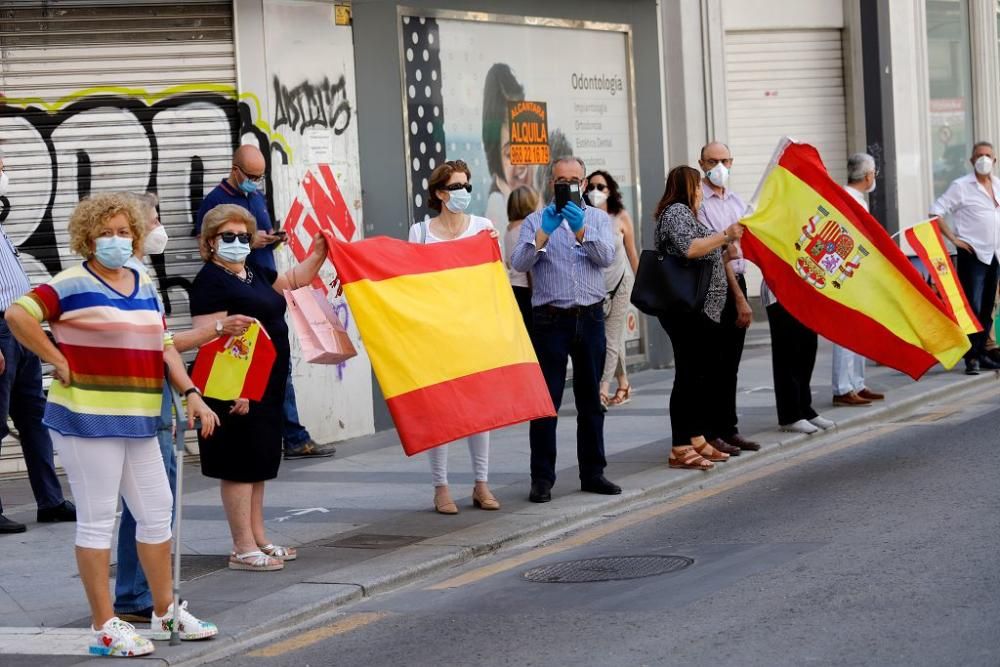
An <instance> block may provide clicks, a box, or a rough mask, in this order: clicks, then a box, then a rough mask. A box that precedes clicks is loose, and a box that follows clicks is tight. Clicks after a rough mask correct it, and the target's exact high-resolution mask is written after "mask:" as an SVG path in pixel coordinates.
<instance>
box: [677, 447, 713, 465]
mask: <svg viewBox="0 0 1000 667" xmlns="http://www.w3.org/2000/svg"><path fill="white" fill-rule="evenodd" d="M667 465H669V466H670V467H671V468H685V469H689V470H711V469H712V468H714V467H715V464H714V463H712V462H711V461H709V460H708V459H706V458H704V457H703V456H701V454H699V453H698V452H697V451H695V448H694V447H693V446H692V445H687V446H684V447H673V448H671V450H670V458H668V459H667Z"/></svg>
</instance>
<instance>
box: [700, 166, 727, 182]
mask: <svg viewBox="0 0 1000 667" xmlns="http://www.w3.org/2000/svg"><path fill="white" fill-rule="evenodd" d="M705 175H706V176H708V180H709V182H710V183H711V184H712V185H714V186H715V187H717V188H724V187H726V186H727V185H729V169H728V168H727V167H726V165H724V164H722V163H721V162H720V163H719V164H717V165H715V166H714V167H712V168H711V169H709V170H708V171H706V172H705Z"/></svg>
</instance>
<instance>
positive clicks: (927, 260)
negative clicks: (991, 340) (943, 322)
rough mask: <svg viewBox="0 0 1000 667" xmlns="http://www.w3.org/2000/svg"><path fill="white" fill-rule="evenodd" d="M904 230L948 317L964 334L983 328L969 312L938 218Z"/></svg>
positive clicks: (970, 310)
mask: <svg viewBox="0 0 1000 667" xmlns="http://www.w3.org/2000/svg"><path fill="white" fill-rule="evenodd" d="M903 234H904V235H905V236H906V240H907V241H908V242H909V244H910V246H911V247H912V248H913V249H914V250H915V251H916V253H917V256H918V257H919V258H920V261H922V262H923V263H924V266H925V267H927V271H928V273H930V275H931V280H933V281H934V285H935V287H937V289H938V293H939V294H940V296H941V300H942V301H943V302H944V307H945V308H946V309H947V311H948V314H949V315H951V319H953V320H955V322H957V323H958V326H960V327H962V331H964V332H965V333H967V334H974V333H979V332H980V331H982V330H983V327H982V325H981V324H980V323H979V318H978V317H976V314H975V313H974V312H972V307H971V306H970V305H969V300H968V299H966V298H965V292H964V291H963V290H962V285H961V284H960V283H959V282H958V274H957V273H955V267H954V265H953V264H952V263H951V257H950V256H949V255H948V250H947V249H946V248H945V245H944V238H943V237H942V235H941V227H940V226H939V225H938V219H937V218H931V219H930V220H925V221H924V222H921V223H920V224H918V225H914V226H913V227H910V228H909V229H907V230H906V231H905V232H903Z"/></svg>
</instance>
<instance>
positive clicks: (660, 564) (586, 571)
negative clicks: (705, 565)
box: [524, 556, 694, 584]
mask: <svg viewBox="0 0 1000 667" xmlns="http://www.w3.org/2000/svg"><path fill="white" fill-rule="evenodd" d="M692 563H694V559H693V558H687V557H685V556H607V557H604V558H587V559H584V560H568V561H564V562H562V563H553V564H552V565H543V566H541V567H536V568H534V569H531V570H528V571H527V572H525V573H524V578H525V579H527V580H528V581H534V582H538V583H543V584H579V583H587V582H595V581H622V580H625V579H640V578H642V577H654V576H656V575H659V574H669V573H671V572H677V571H678V570H683V569H684V568H686V567H687V566H688V565H691V564H692Z"/></svg>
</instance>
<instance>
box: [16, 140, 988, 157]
mask: <svg viewBox="0 0 1000 667" xmlns="http://www.w3.org/2000/svg"><path fill="white" fill-rule="evenodd" d="M980 148H989V149H990V152H991V153H992V152H993V144H991V143H990V142H988V141H977V142H976V145H975V146H973V147H972V152H973V153H975V152H976V150H977V149H980ZM2 157H3V152H2V151H0V158H2Z"/></svg>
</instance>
